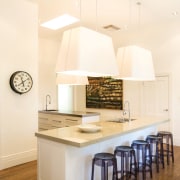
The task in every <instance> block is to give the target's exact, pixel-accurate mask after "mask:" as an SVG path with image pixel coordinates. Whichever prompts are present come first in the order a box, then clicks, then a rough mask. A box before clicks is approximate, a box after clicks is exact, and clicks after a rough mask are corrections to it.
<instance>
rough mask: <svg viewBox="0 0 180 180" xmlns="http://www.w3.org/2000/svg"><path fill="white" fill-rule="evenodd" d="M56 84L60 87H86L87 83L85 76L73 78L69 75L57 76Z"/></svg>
mask: <svg viewBox="0 0 180 180" xmlns="http://www.w3.org/2000/svg"><path fill="white" fill-rule="evenodd" d="M56 84H61V85H88V84H89V81H88V78H87V77H86V76H73V75H69V74H61V73H60V74H57V76H56Z"/></svg>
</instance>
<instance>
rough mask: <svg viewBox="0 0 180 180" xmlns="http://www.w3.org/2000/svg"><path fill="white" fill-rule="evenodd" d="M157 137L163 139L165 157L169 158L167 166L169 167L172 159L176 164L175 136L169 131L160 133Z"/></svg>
mask: <svg viewBox="0 0 180 180" xmlns="http://www.w3.org/2000/svg"><path fill="white" fill-rule="evenodd" d="M157 135H158V136H160V137H162V138H163V152H164V157H167V164H168V165H169V159H170V157H171V158H172V162H173V163H174V148H173V134H172V133H171V132H168V131H159V132H158V134H157Z"/></svg>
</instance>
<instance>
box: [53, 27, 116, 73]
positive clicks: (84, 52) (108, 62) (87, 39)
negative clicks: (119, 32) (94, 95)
mask: <svg viewBox="0 0 180 180" xmlns="http://www.w3.org/2000/svg"><path fill="white" fill-rule="evenodd" d="M56 72H57V73H64V74H71V75H80V76H115V75H118V68H117V61H116V58H115V53H114V48H113V43H112V39H111V38H110V37H109V36H107V35H104V34H101V33H99V32H96V31H93V30H91V29H88V28H85V27H77V28H73V29H70V30H67V31H65V32H64V33H63V37H62V42H61V47H60V50H59V55H58V59H57V64H56Z"/></svg>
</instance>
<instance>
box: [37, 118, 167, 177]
mask: <svg viewBox="0 0 180 180" xmlns="http://www.w3.org/2000/svg"><path fill="white" fill-rule="evenodd" d="M167 122H169V120H168V119H167V120H165V119H161V118H137V119H136V120H134V121H131V122H125V123H118V122H107V121H100V122H96V123H94V124H96V125H97V126H100V127H101V130H100V131H97V132H93V133H85V132H82V131H80V130H79V128H78V126H71V127H66V128H57V129H51V130H47V131H41V132H37V133H36V136H37V139H38V180H51V179H52V180H76V179H77V180H90V177H91V163H92V158H93V156H94V154H96V153H98V152H110V153H113V151H114V149H115V147H116V146H118V145H130V144H131V142H132V141H133V140H135V139H144V138H145V137H146V136H147V135H149V134H155V133H156V132H157V127H158V125H160V124H162V123H167ZM98 178H99V177H96V179H98Z"/></svg>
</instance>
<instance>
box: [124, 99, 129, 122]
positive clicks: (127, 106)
mask: <svg viewBox="0 0 180 180" xmlns="http://www.w3.org/2000/svg"><path fill="white" fill-rule="evenodd" d="M127 113H128V120H129V122H130V121H131V118H130V116H131V115H130V114H131V113H130V103H129V101H125V102H124V107H123V117H124V116H125V115H126V114H127Z"/></svg>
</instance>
